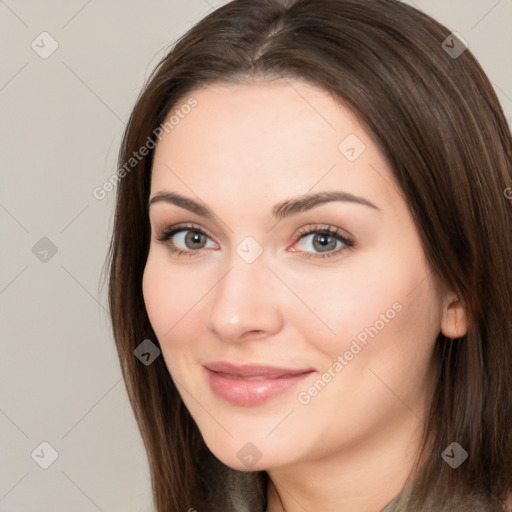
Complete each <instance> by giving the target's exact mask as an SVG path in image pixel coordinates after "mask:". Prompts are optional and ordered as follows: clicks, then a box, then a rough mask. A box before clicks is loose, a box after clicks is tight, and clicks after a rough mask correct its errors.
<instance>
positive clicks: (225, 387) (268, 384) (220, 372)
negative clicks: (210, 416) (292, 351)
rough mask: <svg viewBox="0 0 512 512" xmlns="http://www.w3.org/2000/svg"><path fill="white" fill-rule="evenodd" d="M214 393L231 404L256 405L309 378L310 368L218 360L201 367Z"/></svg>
mask: <svg viewBox="0 0 512 512" xmlns="http://www.w3.org/2000/svg"><path fill="white" fill-rule="evenodd" d="M204 368H205V371H206V373H207V376H208V379H209V383H210V387H211V389H212V391H213V392H214V393H216V394H217V395H218V396H220V397H221V398H223V399H224V400H227V401H228V402H230V403H231V404H233V405H239V406H246V407H249V406H255V405H260V404H262V403H264V402H266V401H267V400H270V399H271V398H275V397H277V396H279V395H281V394H283V393H285V392H286V391H288V390H289V389H291V388H293V387H294V386H296V385H297V384H298V383H299V382H300V381H301V380H303V379H304V378H306V377H307V376H309V375H311V374H312V373H313V372H314V370H313V369H311V368H303V369H294V368H279V367H276V366H264V365H254V364H248V365H240V366H239V365H234V364H232V363H228V362H223V361H218V362H211V363H206V364H205V365H204Z"/></svg>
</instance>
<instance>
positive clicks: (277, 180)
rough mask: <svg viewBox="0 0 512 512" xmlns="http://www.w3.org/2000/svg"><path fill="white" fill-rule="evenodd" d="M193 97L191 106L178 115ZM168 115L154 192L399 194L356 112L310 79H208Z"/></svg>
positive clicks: (247, 196) (250, 199)
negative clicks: (169, 120) (219, 81)
mask: <svg viewBox="0 0 512 512" xmlns="http://www.w3.org/2000/svg"><path fill="white" fill-rule="evenodd" d="M190 98H193V99H194V100H195V102H196V106H195V107H194V108H193V109H184V110H183V112H185V111H186V112H188V114H186V115H185V114H183V113H182V114H181V116H177V115H176V114H179V113H180V112H179V111H180V105H184V104H185V103H186V102H187V101H189V100H190ZM177 110H178V112H176V111H177ZM171 115H174V116H175V117H174V123H173V128H172V129H171V130H169V131H168V133H164V134H163V137H162V139H161V141H160V142H159V143H158V145H157V148H156V150H155V151H156V152H155V158H154V163H153V171H152V183H151V192H152V193H155V192H158V191H161V190H175V191H181V192H183V193H188V195H190V194H191V193H193V194H196V195H198V196H199V197H200V198H203V197H204V198H205V199H206V198H208V197H213V196H215V197H216V198H224V199H227V198H230V200H231V201H235V202H236V201H239V202H241V203H244V204H245V205H247V206H249V205H252V206H254V207H256V205H257V204H260V203H261V201H262V200H265V201H269V200H270V201H274V202H278V201H280V200H282V199H283V198H285V197H288V196H294V195H297V194H306V193H307V192H309V191H313V192H315V191H319V190H326V189H331V190H344V191H347V192H350V193H353V194H357V195H364V196H365V197H368V198H370V197H371V196H373V197H374V198H377V197H379V198H380V199H379V201H380V202H381V203H382V201H383V200H385V199H386V198H387V199H388V200H390V201H392V200H393V199H394V198H393V196H396V194H397V190H396V187H394V186H393V183H392V182H393V178H392V176H391V173H390V171H389V169H388V166H387V163H386V161H385V159H384V158H383V156H382V155H381V153H380V151H379V150H378V148H377V146H376V144H375V143H374V142H373V141H372V139H371V137H370V136H369V134H368V133H367V132H366V131H365V130H364V128H363V127H362V125H361V124H360V122H359V121H358V119H357V117H356V116H355V115H354V114H353V113H352V112H351V111H350V110H349V109H347V108H345V107H343V106H342V105H340V104H339V103H338V102H335V101H334V99H333V98H332V97H331V96H330V95H329V93H327V92H326V91H323V90H322V89H319V88H317V87H314V86H312V85H310V84H307V83H304V82H298V81H297V82H290V83H288V82H284V81H274V82H263V81H260V82H253V83H247V84H213V85H211V86H209V87H207V88H204V89H201V90H197V91H194V92H192V93H191V94H190V95H189V96H188V97H186V98H184V99H183V100H182V102H181V103H180V104H178V105H176V106H175V107H174V108H173V111H172V112H171V113H170V116H171ZM178 117H179V122H177V123H176V121H177V120H178ZM395 199H396V197H395ZM370 200H371V199H370Z"/></svg>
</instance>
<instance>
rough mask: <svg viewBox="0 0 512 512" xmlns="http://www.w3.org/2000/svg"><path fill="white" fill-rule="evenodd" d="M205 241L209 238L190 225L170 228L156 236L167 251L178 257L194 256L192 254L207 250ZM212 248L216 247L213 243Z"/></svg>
mask: <svg viewBox="0 0 512 512" xmlns="http://www.w3.org/2000/svg"><path fill="white" fill-rule="evenodd" d="M207 239H209V236H208V235H207V234H206V233H205V232H204V231H203V230H202V229H200V228H199V227H197V226H195V225H192V224H188V225H183V224H181V225H177V226H172V227H171V228H168V229H166V230H165V231H164V232H163V233H162V234H161V235H159V236H157V240H158V241H159V242H161V243H163V244H166V245H167V247H168V249H169V251H170V252H171V253H176V254H177V255H178V256H180V255H188V256H195V254H194V253H198V252H199V251H200V250H201V249H205V248H207ZM212 243H213V242H212ZM213 246H214V247H216V244H215V243H213Z"/></svg>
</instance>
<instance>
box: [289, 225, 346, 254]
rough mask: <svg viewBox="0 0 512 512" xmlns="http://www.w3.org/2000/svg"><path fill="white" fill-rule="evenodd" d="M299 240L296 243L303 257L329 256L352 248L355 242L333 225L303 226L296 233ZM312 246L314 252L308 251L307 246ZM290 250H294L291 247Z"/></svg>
mask: <svg viewBox="0 0 512 512" xmlns="http://www.w3.org/2000/svg"><path fill="white" fill-rule="evenodd" d="M298 236H299V240H298V242H297V244H299V245H301V246H302V248H301V252H303V253H304V257H305V258H330V257H333V256H337V255H338V254H339V253H341V252H343V251H345V250H347V249H349V250H350V249H353V248H354V246H355V242H354V241H353V240H351V239H350V238H348V237H346V236H344V235H343V234H342V233H341V230H340V229H338V228H336V227H334V226H327V227H325V226H324V227H319V226H315V227H314V228H305V229H304V230H301V231H300V232H299V233H298ZM308 245H309V246H310V247H313V249H314V250H315V251H318V253H314V252H308V251H307V247H308ZM292 252H296V250H295V249H292Z"/></svg>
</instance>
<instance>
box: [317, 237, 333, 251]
mask: <svg viewBox="0 0 512 512" xmlns="http://www.w3.org/2000/svg"><path fill="white" fill-rule="evenodd" d="M329 239H331V242H329ZM315 241H318V242H319V243H320V247H321V248H323V249H325V248H327V249H335V248H336V240H335V239H334V238H333V237H332V236H329V235H325V234H320V235H318V236H317V237H315Z"/></svg>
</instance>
